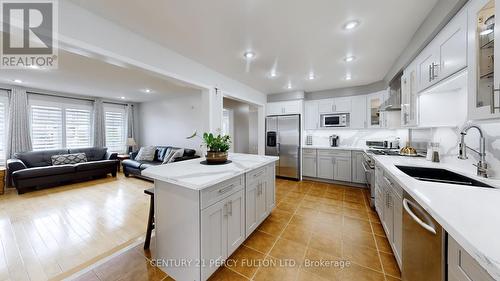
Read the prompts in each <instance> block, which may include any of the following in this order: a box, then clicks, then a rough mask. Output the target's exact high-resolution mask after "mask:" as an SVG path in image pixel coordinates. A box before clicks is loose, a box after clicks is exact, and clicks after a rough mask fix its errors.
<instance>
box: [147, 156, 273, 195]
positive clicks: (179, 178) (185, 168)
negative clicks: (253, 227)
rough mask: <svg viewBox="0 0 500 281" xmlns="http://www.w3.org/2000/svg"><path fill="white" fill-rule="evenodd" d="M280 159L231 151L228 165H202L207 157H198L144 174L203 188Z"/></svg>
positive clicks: (155, 167) (156, 167) (163, 166)
mask: <svg viewBox="0 0 500 281" xmlns="http://www.w3.org/2000/svg"><path fill="white" fill-rule="evenodd" d="M278 159H279V158H278V157H274V156H264V155H254V154H239V153H230V154H229V160H231V161H233V162H232V163H229V164H226V165H202V164H200V162H201V161H203V160H205V159H204V158H197V159H192V160H187V161H180V162H174V163H170V164H166V165H159V166H154V167H149V168H147V169H145V170H144V171H142V174H143V175H145V176H147V177H150V178H153V179H155V180H160V181H164V182H168V183H173V184H176V185H179V186H183V187H186V188H190V189H194V190H201V189H204V188H206V187H209V186H212V185H214V184H217V183H219V182H222V181H224V180H227V179H230V178H232V177H235V176H238V175H241V174H243V173H246V172H248V171H250V170H253V169H256V168H259V167H262V166H265V165H267V164H270V163H273V162H275V161H277V160H278Z"/></svg>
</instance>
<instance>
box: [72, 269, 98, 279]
mask: <svg viewBox="0 0 500 281" xmlns="http://www.w3.org/2000/svg"><path fill="white" fill-rule="evenodd" d="M73 281H100V280H99V278H98V277H97V275H96V274H95V273H94V271H92V270H91V271H88V272H87V273H84V274H82V275H80V276H78V277H77V278H75V279H73Z"/></svg>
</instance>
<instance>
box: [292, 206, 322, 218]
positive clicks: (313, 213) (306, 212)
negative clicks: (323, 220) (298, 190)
mask: <svg viewBox="0 0 500 281" xmlns="http://www.w3.org/2000/svg"><path fill="white" fill-rule="evenodd" d="M295 214H296V215H299V216H303V217H305V218H308V219H315V218H316V217H317V215H318V211H317V210H315V209H311V208H307V207H299V208H297V211H296V212H295Z"/></svg>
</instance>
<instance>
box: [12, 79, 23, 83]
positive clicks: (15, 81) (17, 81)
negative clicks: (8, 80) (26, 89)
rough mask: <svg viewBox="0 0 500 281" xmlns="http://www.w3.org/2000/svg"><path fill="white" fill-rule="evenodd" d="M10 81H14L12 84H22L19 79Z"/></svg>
mask: <svg viewBox="0 0 500 281" xmlns="http://www.w3.org/2000/svg"><path fill="white" fill-rule="evenodd" d="M12 81H14V83H19V84H21V83H23V80H20V79H14V80H12Z"/></svg>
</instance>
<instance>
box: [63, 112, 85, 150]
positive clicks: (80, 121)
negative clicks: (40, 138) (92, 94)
mask: <svg viewBox="0 0 500 281" xmlns="http://www.w3.org/2000/svg"><path fill="white" fill-rule="evenodd" d="M65 121H66V122H65V123H66V124H65V125H66V146H65V147H67V148H80V147H90V146H91V137H90V136H91V112H90V110H87V109H74V108H66V109H65Z"/></svg>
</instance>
